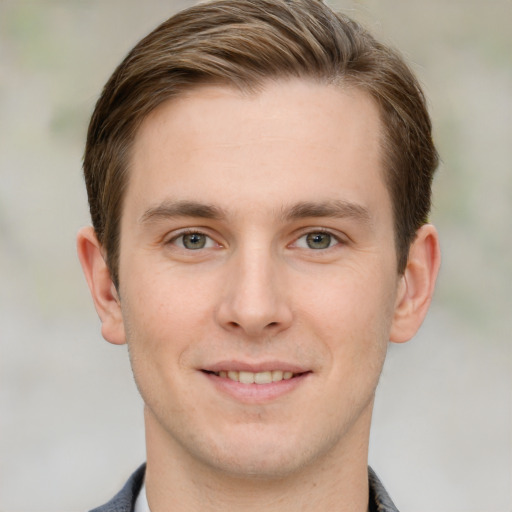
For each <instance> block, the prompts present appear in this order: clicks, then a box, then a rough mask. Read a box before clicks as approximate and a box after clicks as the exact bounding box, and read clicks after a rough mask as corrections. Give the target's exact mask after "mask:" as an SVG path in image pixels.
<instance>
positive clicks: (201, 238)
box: [171, 232, 216, 251]
mask: <svg viewBox="0 0 512 512" xmlns="http://www.w3.org/2000/svg"><path fill="white" fill-rule="evenodd" d="M171 243H172V244H174V245H177V246H178V247H181V248H182V249H188V250H191V251H195V250H197V249H208V248H210V247H215V245H216V244H215V242H214V241H213V240H212V239H211V238H210V237H209V236H207V235H205V234H204V233H198V232H192V233H183V234H181V235H179V236H177V237H176V238H173V239H172V240H171Z"/></svg>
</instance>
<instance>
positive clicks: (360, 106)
mask: <svg viewBox="0 0 512 512" xmlns="http://www.w3.org/2000/svg"><path fill="white" fill-rule="evenodd" d="M380 140H381V123H380V119H379V113H378V109H377V107H376V105H375V104H374V102H373V100H372V99H371V98H370V97H369V96H367V95H366V94H365V93H363V92H361V91H359V90H357V89H354V88H342V87H340V86H334V85H325V84H319V83H315V82H307V81H303V80H289V81H281V82H271V83H268V84H267V85H266V86H265V87H263V88H262V89H261V90H260V91H258V92H251V93H244V92H241V91H239V90H237V89H234V88H231V87H227V86H200V87H197V88H194V89H192V90H191V91H189V92H187V93H185V94H182V95H181V96H179V97H178V98H175V99H172V100H169V101H168V102H166V103H164V104H162V105H161V106H160V107H158V108H157V109H156V110H155V111H153V112H152V113H151V114H150V115H149V116H148V117H147V118H146V119H145V121H144V122H143V123H142V125H141V127H140V129H139V131H138V133H137V136H136V138H135V143H134V146H133V152H132V160H131V171H130V182H129V186H128V194H127V195H128V196H129V197H127V198H126V199H127V202H130V203H134V202H135V207H138V208H144V207H147V206H148V204H147V203H148V202H149V203H151V202H153V203H158V201H160V200H163V199H166V198H170V199H173V200H183V199H184V200H194V201H197V199H198V195H201V197H200V198H199V199H200V200H204V201H205V202H208V203H219V202H221V203H224V204H220V206H221V207H223V208H226V209H229V208H230V207H232V208H237V207H243V206H244V205H245V206H247V205H250V204H260V205H262V206H263V205H265V204H268V205H269V206H270V205H271V203H272V202H274V204H273V207H275V206H276V205H277V203H278V202H281V203H290V202H299V201H311V199H312V195H315V194H316V196H318V199H319V200H332V199H338V195H342V196H343V199H348V200H351V201H358V200H359V201H370V202H371V200H374V201H378V200H381V201H382V200H384V201H385V202H386V201H388V200H389V198H387V191H386V189H385V186H384V180H383V173H382V163H381V144H380ZM369 191H370V192H371V191H373V192H375V191H378V192H379V193H378V194H373V196H375V197H373V198H371V197H366V198H365V197H363V196H364V195H365V194H366V195H368V194H367V193H368V192H369ZM370 195H372V194H370ZM165 196H170V197H165ZM320 196H321V197H320ZM378 196H379V197H378ZM143 203H145V204H143Z"/></svg>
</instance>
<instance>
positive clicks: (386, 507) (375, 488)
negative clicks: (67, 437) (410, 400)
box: [90, 464, 398, 512]
mask: <svg viewBox="0 0 512 512" xmlns="http://www.w3.org/2000/svg"><path fill="white" fill-rule="evenodd" d="M145 470H146V464H142V466H140V468H139V469H137V471H135V473H133V475H132V476H131V477H130V478H129V480H128V482H126V484H125V485H124V487H123V488H122V489H121V490H120V491H119V492H118V493H117V494H116V495H115V496H114V497H113V498H112V499H111V500H110V501H109V502H108V503H105V505H103V506H101V507H98V508H95V509H94V510H91V511H90V512H133V509H134V507H135V500H136V499H137V496H138V495H139V491H140V488H141V487H142V483H143V481H144V472H145ZM368 481H369V484H370V506H369V511H370V512H398V509H397V508H396V507H395V505H394V504H393V502H392V501H391V498H390V497H389V495H388V493H387V492H386V489H384V486H383V485H382V484H381V483H380V480H379V479H378V477H377V475H376V474H375V472H374V471H373V469H372V468H370V467H369V468H368Z"/></svg>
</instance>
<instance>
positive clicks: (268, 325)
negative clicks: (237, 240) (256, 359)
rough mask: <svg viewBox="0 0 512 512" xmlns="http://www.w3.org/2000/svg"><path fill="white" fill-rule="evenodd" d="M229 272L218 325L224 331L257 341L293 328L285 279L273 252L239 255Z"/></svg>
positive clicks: (220, 306) (248, 251) (250, 251)
mask: <svg viewBox="0 0 512 512" xmlns="http://www.w3.org/2000/svg"><path fill="white" fill-rule="evenodd" d="M226 272H227V279H226V282H225V283H224V288H223V290H222V292H221V301H220V304H219V305H218V309H217V321H218V322H219V324H220V325H221V326H222V327H223V328H224V329H226V330H228V331H231V332H238V333H239V334H240V335H245V336H246V337H250V338H258V337H267V336H272V335H275V334H277V333H279V332H281V331H283V330H285V329H287V328H288V327H289V326H290V324H291V323H292V317H293V314H292V310H291V307H290V304H289V300H288V293H287V288H288V287H287V286H286V279H285V275H284V272H283V269H282V268H280V262H279V261H277V258H273V257H272V254H271V251H265V250H261V249H258V250H247V251H243V252H242V251H240V253H239V254H237V255H236V256H233V258H232V261H231V262H230V264H229V265H228V268H227V270H226Z"/></svg>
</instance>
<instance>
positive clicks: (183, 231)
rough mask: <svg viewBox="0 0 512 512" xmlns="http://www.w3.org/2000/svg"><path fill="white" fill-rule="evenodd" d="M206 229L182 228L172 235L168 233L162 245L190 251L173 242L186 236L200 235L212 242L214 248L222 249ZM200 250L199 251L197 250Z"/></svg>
mask: <svg viewBox="0 0 512 512" xmlns="http://www.w3.org/2000/svg"><path fill="white" fill-rule="evenodd" d="M207 231H208V230H207V229H205V228H200V227H199V228H183V229H179V230H176V231H173V232H172V233H169V235H168V236H166V237H165V239H164V245H174V246H175V247H178V248H179V249H184V250H186V251H190V249H187V248H186V247H183V246H180V245H177V244H176V243H175V242H176V240H178V239H180V238H182V237H184V236H186V235H202V236H205V237H206V238H208V239H209V240H211V241H212V242H213V245H214V246H215V247H222V244H221V243H219V242H218V241H217V240H216V239H215V238H214V237H213V236H211V235H210V234H209V233H207ZM211 248H212V247H203V248H202V249H211ZM197 250H201V249H197Z"/></svg>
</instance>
